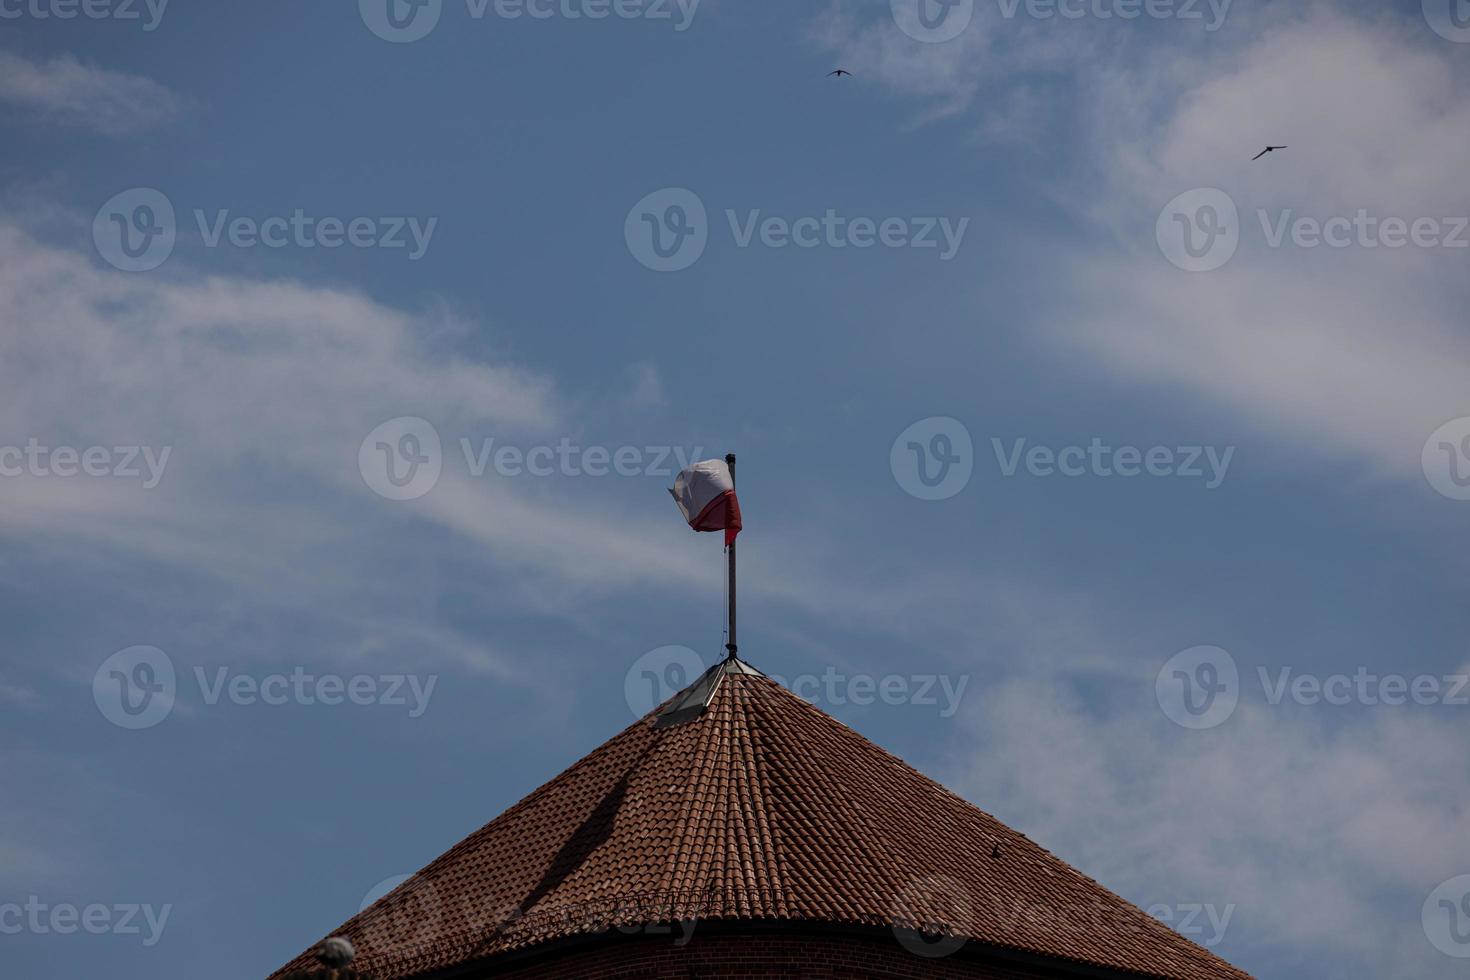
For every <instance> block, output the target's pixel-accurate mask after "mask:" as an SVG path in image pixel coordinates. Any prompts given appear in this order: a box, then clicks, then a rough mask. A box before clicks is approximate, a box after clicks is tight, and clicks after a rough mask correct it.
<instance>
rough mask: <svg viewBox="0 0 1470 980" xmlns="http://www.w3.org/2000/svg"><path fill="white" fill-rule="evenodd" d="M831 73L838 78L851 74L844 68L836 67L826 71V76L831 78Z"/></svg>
mask: <svg viewBox="0 0 1470 980" xmlns="http://www.w3.org/2000/svg"><path fill="white" fill-rule="evenodd" d="M833 75H836V76H837V77H838V78H841V77H842V76H843V75H848V76H851V75H852V72H850V71H848V70H847V69H846V68H837V69H834V70H832V71H829V72H827V77H828V78H831V77H832V76H833Z"/></svg>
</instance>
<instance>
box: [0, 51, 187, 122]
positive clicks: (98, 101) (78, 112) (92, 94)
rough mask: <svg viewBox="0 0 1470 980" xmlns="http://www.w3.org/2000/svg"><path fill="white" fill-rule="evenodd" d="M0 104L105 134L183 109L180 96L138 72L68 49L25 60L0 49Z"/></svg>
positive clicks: (165, 117)
mask: <svg viewBox="0 0 1470 980" xmlns="http://www.w3.org/2000/svg"><path fill="white" fill-rule="evenodd" d="M0 104H5V105H9V106H12V107H13V108H15V109H19V110H22V111H25V112H30V113H35V114H37V115H39V116H40V117H41V118H42V119H45V120H48V121H56V122H61V123H65V124H67V125H74V126H81V127H84V128H86V129H93V130H96V131H98V132H101V133H105V134H108V135H117V134H122V133H129V132H137V131H139V130H144V129H149V128H151V127H153V126H156V125H158V124H160V123H163V122H166V121H168V120H169V119H171V118H173V117H174V116H175V115H177V114H178V112H179V111H180V109H181V106H182V102H181V100H180V99H179V97H178V96H176V95H175V94H174V93H173V92H171V91H169V89H167V88H166V87H164V86H163V85H160V84H159V83H158V82H155V81H153V80H152V79H149V78H144V77H142V76H140V75H129V74H127V73H125V72H118V71H109V70H108V69H105V68H98V67H96V66H93V65H86V64H83V63H82V62H80V61H78V60H77V59H76V58H74V57H72V56H70V55H60V56H58V57H55V58H52V59H51V60H49V61H29V60H27V59H25V58H22V57H21V56H19V55H16V54H12V53H9V52H0Z"/></svg>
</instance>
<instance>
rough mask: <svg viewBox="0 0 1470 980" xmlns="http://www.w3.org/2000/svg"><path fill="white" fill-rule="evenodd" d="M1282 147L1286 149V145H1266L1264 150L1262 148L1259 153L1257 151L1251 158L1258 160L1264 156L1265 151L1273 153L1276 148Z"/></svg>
mask: <svg viewBox="0 0 1470 980" xmlns="http://www.w3.org/2000/svg"><path fill="white" fill-rule="evenodd" d="M1284 149H1286V147H1284V146H1268V147H1266V148H1265V149H1264V150H1262V151H1261V152H1260V153H1257V154H1256V155H1255V156H1253V157H1251V159H1252V160H1259V159H1261V157H1263V156H1265V155H1266V154H1267V153H1274V152H1275V151H1276V150H1284Z"/></svg>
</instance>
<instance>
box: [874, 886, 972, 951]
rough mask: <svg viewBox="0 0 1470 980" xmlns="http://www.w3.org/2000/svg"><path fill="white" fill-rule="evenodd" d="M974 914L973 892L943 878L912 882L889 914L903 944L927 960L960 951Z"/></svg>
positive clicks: (894, 903) (898, 938)
mask: <svg viewBox="0 0 1470 980" xmlns="http://www.w3.org/2000/svg"><path fill="white" fill-rule="evenodd" d="M972 914H973V901H972V899H971V897H970V891H969V889H967V888H966V887H965V886H964V884H963V883H962V882H959V881H956V880H955V879H953V878H947V877H944V876H941V875H936V876H930V877H925V878H917V879H915V880H913V881H910V882H909V883H908V884H907V885H905V886H904V888H903V890H902V891H901V892H899V893H898V894H897V895H895V896H894V899H893V905H892V908H891V909H890V911H889V916H890V918H891V919H892V921H893V935H894V938H896V939H897V940H898V942H899V945H900V946H902V947H903V948H904V949H906V950H908V951H909V952H910V953H913V954H914V955H915V956H922V957H924V958H925V959H942V958H943V957H946V956H950V955H952V954H954V953H957V952H959V950H960V948H961V947H962V946H964V945H965V937H964V933H965V930H966V927H967V926H968V925H969V923H970V921H971V917H972Z"/></svg>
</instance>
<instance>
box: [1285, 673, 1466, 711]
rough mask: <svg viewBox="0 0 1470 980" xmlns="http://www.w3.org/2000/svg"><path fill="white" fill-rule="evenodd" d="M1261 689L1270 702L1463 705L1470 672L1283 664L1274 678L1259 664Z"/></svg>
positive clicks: (1340, 704)
mask: <svg viewBox="0 0 1470 980" xmlns="http://www.w3.org/2000/svg"><path fill="white" fill-rule="evenodd" d="M1256 675H1257V676H1258V677H1259V678H1260V682H1261V689H1262V691H1263V692H1264V693H1265V695H1266V703H1267V704H1271V705H1278V704H1281V702H1282V701H1284V700H1286V699H1287V698H1288V697H1289V698H1290V699H1291V701H1292V703H1294V704H1300V705H1307V706H1310V705H1316V704H1327V705H1332V706H1334V707H1343V706H1345V705H1349V704H1361V705H1366V706H1369V707H1373V706H1377V705H1387V706H1389V707H1398V706H1399V705H1405V704H1409V703H1410V702H1413V703H1414V704H1417V705H1420V706H1424V707H1427V706H1429V705H1448V706H1450V707H1457V708H1463V707H1467V706H1470V694H1467V693H1466V689H1467V688H1470V675H1467V674H1444V675H1439V674H1419V675H1417V676H1415V677H1409V676H1406V675H1404V674H1375V673H1373V672H1372V671H1370V670H1369V669H1368V668H1367V667H1359V668H1358V669H1357V670H1356V671H1355V672H1354V673H1353V674H1352V675H1348V674H1342V673H1338V674H1329V675H1328V676H1326V677H1322V676H1320V675H1318V674H1298V673H1296V672H1295V671H1294V670H1293V669H1292V668H1291V667H1282V668H1280V669H1279V670H1277V671H1276V674H1275V676H1274V677H1273V676H1272V675H1271V673H1270V672H1269V671H1267V670H1266V668H1265V667H1257V668H1256Z"/></svg>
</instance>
